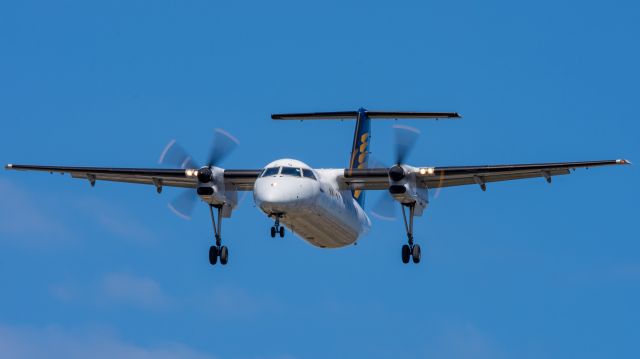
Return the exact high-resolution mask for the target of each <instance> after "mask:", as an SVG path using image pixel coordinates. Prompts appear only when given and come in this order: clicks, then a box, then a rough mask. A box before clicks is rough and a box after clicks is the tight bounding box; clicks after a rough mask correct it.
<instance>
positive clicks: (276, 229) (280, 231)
mask: <svg viewBox="0 0 640 359" xmlns="http://www.w3.org/2000/svg"><path fill="white" fill-rule="evenodd" d="M275 217H276V221H275V223H274V224H273V227H271V238H275V237H276V234H278V235H280V238H284V226H281V225H280V217H282V215H275Z"/></svg>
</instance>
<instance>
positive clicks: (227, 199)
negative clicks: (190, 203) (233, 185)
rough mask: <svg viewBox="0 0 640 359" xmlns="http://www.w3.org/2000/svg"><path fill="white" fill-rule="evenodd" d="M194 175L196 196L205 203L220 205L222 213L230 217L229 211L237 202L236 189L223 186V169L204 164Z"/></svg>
mask: <svg viewBox="0 0 640 359" xmlns="http://www.w3.org/2000/svg"><path fill="white" fill-rule="evenodd" d="M195 176H196V177H197V179H198V186H197V188H196V193H197V194H198V196H199V197H200V198H201V199H202V200H203V201H205V202H206V203H209V204H212V205H214V206H222V209H223V211H222V215H223V216H224V217H230V216H231V211H232V210H233V208H235V207H236V206H237V204H238V191H235V190H233V189H231V190H227V189H226V188H225V183H224V169H222V168H219V167H206V166H205V167H202V168H200V169H198V170H197V171H196V173H195Z"/></svg>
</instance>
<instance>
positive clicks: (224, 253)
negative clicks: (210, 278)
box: [209, 204, 229, 265]
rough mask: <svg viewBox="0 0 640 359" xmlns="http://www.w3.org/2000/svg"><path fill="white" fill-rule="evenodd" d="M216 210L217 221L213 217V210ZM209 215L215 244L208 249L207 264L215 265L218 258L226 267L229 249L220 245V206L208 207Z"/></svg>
mask: <svg viewBox="0 0 640 359" xmlns="http://www.w3.org/2000/svg"><path fill="white" fill-rule="evenodd" d="M214 207H215V208H216V209H217V210H218V220H217V221H216V219H215V216H214V215H213V208H214ZM209 213H210V214H211V223H212V224H213V233H214V234H215V239H216V244H215V245H213V246H211V247H209V263H211V265H215V264H216V263H217V262H218V258H220V264H222V265H226V264H227V263H228V262H229V249H228V248H227V246H223V245H222V206H214V205H212V204H210V205H209Z"/></svg>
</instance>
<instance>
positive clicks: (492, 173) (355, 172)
mask: <svg viewBox="0 0 640 359" xmlns="http://www.w3.org/2000/svg"><path fill="white" fill-rule="evenodd" d="M626 164H630V162H629V161H627V160H622V159H619V160H605V161H586V162H557V163H534V164H518V165H488V166H453V167H420V168H416V171H415V174H416V176H417V178H418V184H417V185H418V186H419V187H422V188H439V187H451V186H463V185H469V184H477V185H480V187H481V188H482V189H483V190H484V189H486V183H488V182H499V181H510V180H517V179H525V178H534V177H544V178H545V179H546V180H547V181H548V182H551V177H552V176H557V175H566V174H569V173H570V171H571V170H575V169H576V168H590V167H599V166H609V165H626ZM342 181H343V183H344V184H346V185H347V186H349V187H350V188H352V189H364V190H381V189H387V188H388V187H389V169H388V168H371V169H367V168H363V169H351V170H349V169H345V171H344V176H343V179H342Z"/></svg>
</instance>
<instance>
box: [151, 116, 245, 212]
mask: <svg viewBox="0 0 640 359" xmlns="http://www.w3.org/2000/svg"><path fill="white" fill-rule="evenodd" d="M239 144H240V141H238V139H237V138H235V137H234V136H233V135H231V134H230V133H228V132H227V131H225V130H223V129H220V128H216V129H215V130H214V135H213V142H212V144H211V149H210V150H209V157H208V160H207V163H206V165H205V166H203V167H200V166H199V165H198V164H197V163H196V162H195V160H194V159H193V157H192V156H191V155H190V154H189V153H188V152H187V151H185V149H184V148H183V147H182V146H180V144H178V142H176V140H171V141H169V143H168V144H167V145H166V146H165V148H164V150H163V151H162V153H161V154H160V159H159V160H158V163H160V164H163V165H167V166H173V167H178V168H182V169H186V168H198V171H197V173H196V176H197V178H198V181H199V182H201V183H208V182H211V181H212V180H213V171H212V170H211V167H213V166H217V165H219V164H220V163H221V162H222V161H223V160H224V159H225V158H226V157H227V156H228V155H229V154H230V153H231V152H233V150H235V148H236V147H237V146H238V145H239ZM197 199H198V195H197V194H196V191H195V190H194V189H193V188H189V189H185V190H184V191H183V192H182V193H180V194H179V195H178V196H176V197H175V198H174V199H173V200H172V201H171V202H169V204H168V206H169V209H171V211H172V212H173V213H175V214H176V215H177V216H179V217H181V218H184V219H191V213H192V212H193V208H194V207H195V204H196V201H197Z"/></svg>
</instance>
